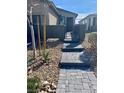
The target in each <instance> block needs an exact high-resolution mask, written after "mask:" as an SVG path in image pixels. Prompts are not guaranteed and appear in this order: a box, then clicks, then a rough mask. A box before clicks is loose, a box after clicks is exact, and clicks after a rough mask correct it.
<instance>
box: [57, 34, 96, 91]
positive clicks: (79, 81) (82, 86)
mask: <svg viewBox="0 0 124 93" xmlns="http://www.w3.org/2000/svg"><path fill="white" fill-rule="evenodd" d="M70 35H71V34H70V33H67V35H66V39H71V36H70ZM63 48H65V49H66V48H68V49H73V48H75V49H78V48H81V45H78V44H77V43H65V44H64V47H63ZM70 51H72V50H70ZM70 51H69V52H67V51H66V52H65V51H64V52H63V54H62V58H61V62H60V64H61V65H62V64H70V63H71V64H72V65H71V68H70V67H68V66H70V65H64V68H60V72H59V80H58V85H57V90H56V93H96V89H97V80H96V77H95V75H94V72H89V71H88V70H83V69H79V67H78V66H79V65H80V66H81V67H82V66H85V65H81V64H84V63H85V62H84V60H83V59H84V58H83V57H82V56H81V55H83V52H79V51H78V52H70ZM82 60H83V61H82ZM76 64H78V65H76ZM67 68H68V69H67Z"/></svg>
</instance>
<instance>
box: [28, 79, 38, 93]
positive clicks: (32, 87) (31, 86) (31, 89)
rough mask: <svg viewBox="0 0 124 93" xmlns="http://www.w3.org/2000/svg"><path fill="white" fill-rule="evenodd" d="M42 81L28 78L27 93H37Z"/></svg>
mask: <svg viewBox="0 0 124 93" xmlns="http://www.w3.org/2000/svg"><path fill="white" fill-rule="evenodd" d="M39 82H40V79H39V78H38V77H33V78H27V93H37V92H38V88H39Z"/></svg>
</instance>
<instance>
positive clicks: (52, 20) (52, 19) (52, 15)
mask: <svg viewBox="0 0 124 93" xmlns="http://www.w3.org/2000/svg"><path fill="white" fill-rule="evenodd" d="M48 16H49V25H57V23H58V16H57V15H56V14H55V12H53V10H51V8H49V13H48Z"/></svg>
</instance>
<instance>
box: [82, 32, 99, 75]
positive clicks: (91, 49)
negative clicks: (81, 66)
mask: <svg viewBox="0 0 124 93" xmlns="http://www.w3.org/2000/svg"><path fill="white" fill-rule="evenodd" d="M82 46H83V47H84V48H85V55H86V56H87V57H88V58H89V61H90V65H91V70H92V71H94V72H95V74H96V73H97V33H96V32H92V33H86V34H85V40H84V42H83V43H82Z"/></svg>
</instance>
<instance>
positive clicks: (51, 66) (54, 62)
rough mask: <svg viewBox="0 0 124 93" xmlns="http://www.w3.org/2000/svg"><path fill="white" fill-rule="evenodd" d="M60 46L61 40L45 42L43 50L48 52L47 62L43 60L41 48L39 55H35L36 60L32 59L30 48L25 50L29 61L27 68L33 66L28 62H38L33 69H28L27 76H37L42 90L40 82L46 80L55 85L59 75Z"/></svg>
mask: <svg viewBox="0 0 124 93" xmlns="http://www.w3.org/2000/svg"><path fill="white" fill-rule="evenodd" d="M61 48H62V42H60V41H55V42H48V43H47V49H46V50H45V51H47V52H49V54H48V58H49V60H48V62H47V63H46V62H44V60H43V51H44V50H43V49H41V56H38V55H37V60H36V62H35V61H34V60H32V58H33V55H32V54H33V52H32V50H28V51H27V60H28V63H29V66H28V68H32V67H33V66H32V65H30V62H32V63H34V62H35V63H34V64H38V66H35V67H33V70H31V71H30V70H28V76H27V78H33V77H35V76H36V77H38V78H39V79H40V87H39V89H40V91H41V90H42V87H43V86H42V84H43V82H48V83H49V84H53V85H54V86H56V85H57V81H58V76H59V67H58V64H59V62H60V59H61V54H62V53H61ZM37 53H39V50H38V49H37ZM43 93H49V92H43Z"/></svg>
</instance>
